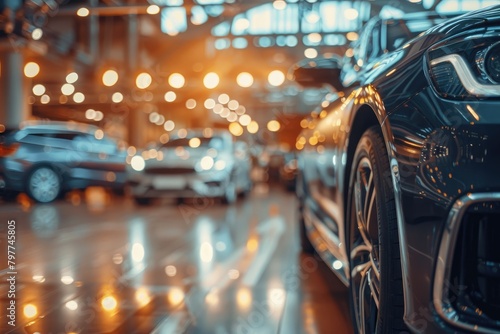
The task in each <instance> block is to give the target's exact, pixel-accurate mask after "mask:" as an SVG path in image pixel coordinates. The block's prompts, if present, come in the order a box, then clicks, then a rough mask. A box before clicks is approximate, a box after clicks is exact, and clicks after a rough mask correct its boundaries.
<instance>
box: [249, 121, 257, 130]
mask: <svg viewBox="0 0 500 334" xmlns="http://www.w3.org/2000/svg"><path fill="white" fill-rule="evenodd" d="M247 130H248V132H250V133H257V131H259V124H258V123H257V122H256V121H251V122H250V124H248V125H247Z"/></svg>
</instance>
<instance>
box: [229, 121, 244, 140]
mask: <svg viewBox="0 0 500 334" xmlns="http://www.w3.org/2000/svg"><path fill="white" fill-rule="evenodd" d="M229 132H231V134H232V135H233V136H236V137H238V136H241V135H242V134H243V127H242V126H241V125H240V124H239V123H236V122H234V123H231V124H229Z"/></svg>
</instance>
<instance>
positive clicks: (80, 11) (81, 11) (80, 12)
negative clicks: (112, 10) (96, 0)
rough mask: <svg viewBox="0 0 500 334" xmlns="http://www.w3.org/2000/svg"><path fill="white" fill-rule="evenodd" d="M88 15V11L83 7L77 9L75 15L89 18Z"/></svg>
mask: <svg viewBox="0 0 500 334" xmlns="http://www.w3.org/2000/svg"><path fill="white" fill-rule="evenodd" d="M89 14H90V11H89V10H88V9H87V8H85V7H82V8H80V9H78V11H77V12H76V15H78V16H80V17H86V16H89Z"/></svg>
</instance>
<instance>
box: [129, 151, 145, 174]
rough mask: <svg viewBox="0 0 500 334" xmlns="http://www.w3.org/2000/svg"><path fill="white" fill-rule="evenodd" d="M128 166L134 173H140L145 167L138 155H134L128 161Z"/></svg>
mask: <svg viewBox="0 0 500 334" xmlns="http://www.w3.org/2000/svg"><path fill="white" fill-rule="evenodd" d="M130 166H132V168H133V169H134V170H135V171H138V172H140V171H142V170H144V167H146V161H144V158H143V157H141V156H140V155H136V156H134V157H132V159H131V160H130Z"/></svg>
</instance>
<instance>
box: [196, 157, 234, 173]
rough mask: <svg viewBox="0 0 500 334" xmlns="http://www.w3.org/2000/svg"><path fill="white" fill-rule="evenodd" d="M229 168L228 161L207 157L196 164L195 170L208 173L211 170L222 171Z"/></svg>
mask: <svg viewBox="0 0 500 334" xmlns="http://www.w3.org/2000/svg"><path fill="white" fill-rule="evenodd" d="M226 167H227V164H226V161H224V160H222V159H220V160H215V159H214V158H213V157H211V156H209V155H207V156H204V157H203V158H201V160H200V161H199V162H198V163H197V164H196V166H195V169H196V171H198V172H204V171H205V172H206V171H210V170H214V169H215V170H217V171H222V170H224V169H225V168H226Z"/></svg>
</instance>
